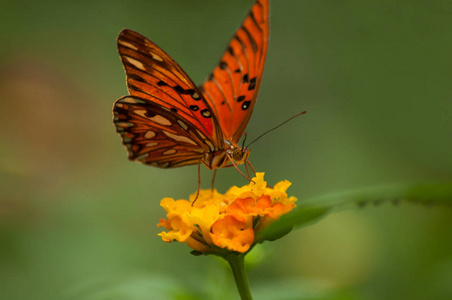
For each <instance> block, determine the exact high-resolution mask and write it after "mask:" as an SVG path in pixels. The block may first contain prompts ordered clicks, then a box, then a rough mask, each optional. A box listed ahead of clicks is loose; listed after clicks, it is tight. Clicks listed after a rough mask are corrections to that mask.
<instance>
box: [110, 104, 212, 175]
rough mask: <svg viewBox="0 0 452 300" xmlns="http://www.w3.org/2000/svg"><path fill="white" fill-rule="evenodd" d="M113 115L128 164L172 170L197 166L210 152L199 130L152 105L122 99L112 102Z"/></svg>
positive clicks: (168, 110)
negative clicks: (135, 162)
mask: <svg viewBox="0 0 452 300" xmlns="http://www.w3.org/2000/svg"><path fill="white" fill-rule="evenodd" d="M113 115H114V123H115V126H116V131H117V132H118V133H119V134H120V135H121V137H122V142H123V144H124V146H125V147H126V148H127V151H128V153H129V159H131V160H137V161H139V162H141V163H144V164H150V165H153V166H156V167H160V168H174V167H181V166H185V165H191V164H197V163H199V162H200V161H201V160H202V159H203V156H204V153H206V152H209V151H211V150H212V147H213V145H212V144H210V145H209V143H210V142H209V141H208V140H206V137H205V136H204V135H203V134H202V133H201V132H200V130H199V129H198V128H196V127H195V126H193V124H191V123H190V122H189V121H188V120H187V119H185V118H183V117H181V116H180V115H178V114H175V113H173V112H172V111H171V110H170V109H167V108H166V107H163V106H161V105H159V104H156V103H155V102H154V101H151V100H147V99H144V98H138V97H134V96H125V97H122V98H120V99H118V100H117V101H116V102H115V104H114V106H113Z"/></svg>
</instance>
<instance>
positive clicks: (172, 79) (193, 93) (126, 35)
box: [117, 29, 223, 150]
mask: <svg viewBox="0 0 452 300" xmlns="http://www.w3.org/2000/svg"><path fill="white" fill-rule="evenodd" d="M117 42H118V51H119V54H120V56H121V60H122V63H123V65H124V69H125V71H126V75H127V86H128V89H129V93H130V94H131V95H132V96H136V97H139V98H144V99H148V100H151V101H152V102H153V103H156V104H158V105H160V106H162V107H165V108H168V109H170V110H171V111H172V112H173V113H175V114H178V115H179V116H181V117H182V118H184V119H185V120H187V121H188V122H189V123H191V124H193V125H194V126H195V127H196V128H198V129H199V130H200V131H201V132H202V133H203V134H204V135H205V136H206V137H207V138H208V139H209V140H210V141H211V143H213V144H214V146H215V147H214V148H215V149H217V150H218V149H221V147H222V145H223V138H222V133H221V128H220V127H219V125H218V121H217V120H216V118H215V115H214V114H213V111H212V109H211V107H209V105H208V103H207V102H206V101H205V99H204V97H203V95H202V93H201V92H200V91H199V90H198V88H197V87H196V86H195V84H194V83H193V82H192V81H191V79H190V78H189V77H188V75H187V74H186V73H185V72H184V71H183V70H182V68H181V67H180V66H179V65H178V64H177V63H176V62H175V61H174V60H173V59H172V58H171V57H170V56H169V55H168V54H166V53H165V52H164V51H163V50H162V49H161V48H160V47H159V46H157V45H156V44H155V43H153V42H151V41H150V40H148V39H147V38H145V37H144V36H142V35H141V34H139V33H137V32H135V31H132V30H129V29H125V30H123V31H122V32H121V33H120V34H119V36H118V40H117Z"/></svg>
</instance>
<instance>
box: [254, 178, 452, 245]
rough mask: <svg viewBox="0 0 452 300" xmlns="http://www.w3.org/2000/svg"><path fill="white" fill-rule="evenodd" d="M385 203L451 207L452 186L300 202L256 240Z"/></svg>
mask: <svg viewBox="0 0 452 300" xmlns="http://www.w3.org/2000/svg"><path fill="white" fill-rule="evenodd" d="M383 202H392V203H393V204H398V203H401V202H412V203H419V204H424V205H428V206H431V205H442V206H452V183H451V182H436V183H425V184H412V185H399V186H387V187H373V188H366V189H359V190H353V191H345V192H340V193H333V194H328V195H323V196H317V197H314V198H311V199H307V200H303V199H301V200H299V204H298V207H297V208H296V209H294V210H293V211H292V212H290V213H289V214H287V215H285V216H283V217H281V219H280V220H278V221H276V222H274V223H273V224H271V225H270V226H269V227H267V228H266V229H265V230H263V231H262V232H261V233H260V234H259V236H258V237H257V240H256V241H257V242H259V243H261V242H263V241H265V240H269V241H273V240H276V239H278V238H280V237H282V236H284V235H286V234H287V233H289V232H290V231H291V230H292V228H294V227H298V228H299V227H303V226H308V225H311V224H313V223H315V222H317V221H319V220H320V219H321V218H323V217H324V216H326V215H327V214H328V213H330V212H333V211H337V210H338V209H345V208H348V207H363V206H366V205H368V204H374V205H379V204H381V203H383Z"/></svg>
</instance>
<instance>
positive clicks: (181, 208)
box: [157, 173, 297, 253]
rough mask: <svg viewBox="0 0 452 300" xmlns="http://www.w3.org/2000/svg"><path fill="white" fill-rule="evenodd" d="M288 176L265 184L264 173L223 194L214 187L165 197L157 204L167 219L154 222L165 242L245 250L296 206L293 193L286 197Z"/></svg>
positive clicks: (216, 249)
mask: <svg viewBox="0 0 452 300" xmlns="http://www.w3.org/2000/svg"><path fill="white" fill-rule="evenodd" d="M290 185H291V183H290V182H289V181H287V180H285V181H281V182H279V183H277V184H276V185H275V186H274V187H268V186H267V183H266V182H265V181H264V173H256V177H254V178H253V179H252V181H251V182H250V183H249V184H248V185H245V186H242V187H237V186H233V187H231V188H230V189H229V190H228V191H227V192H226V193H225V194H224V195H223V194H220V193H218V192H217V191H216V190H213V191H212V190H210V189H209V190H200V191H199V195H198V198H197V199H195V197H196V194H193V195H191V196H190V198H189V201H188V200H174V199H172V198H164V199H162V201H161V202H160V205H161V206H162V207H163V208H164V209H165V210H166V212H167V215H166V217H167V219H161V220H160V223H159V224H158V225H157V226H159V227H164V228H165V229H166V230H168V231H165V232H161V233H160V234H159V236H161V237H162V239H163V241H165V242H172V241H179V242H181V243H186V244H187V245H188V246H190V247H191V248H192V249H194V250H195V251H198V252H202V253H215V252H219V251H222V249H227V250H229V251H234V252H238V253H245V252H247V251H248V250H250V248H252V246H253V245H254V243H255V237H256V235H257V234H258V233H259V232H260V231H262V230H263V229H264V228H266V227H267V226H268V225H270V224H271V223H272V222H274V221H275V220H277V219H279V217H280V216H282V215H284V214H287V213H288V212H290V211H291V210H292V209H293V208H294V207H295V201H297V199H296V198H295V197H288V196H287V194H286V190H287V189H288V188H289V186H290Z"/></svg>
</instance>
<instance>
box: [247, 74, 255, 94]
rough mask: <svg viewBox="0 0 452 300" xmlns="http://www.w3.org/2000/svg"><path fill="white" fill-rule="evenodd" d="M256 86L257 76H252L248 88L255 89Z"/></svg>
mask: <svg viewBox="0 0 452 300" xmlns="http://www.w3.org/2000/svg"><path fill="white" fill-rule="evenodd" d="M255 88H256V77H254V78H251V80H250V85H249V86H248V90H249V91H251V90H254V89H255Z"/></svg>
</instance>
